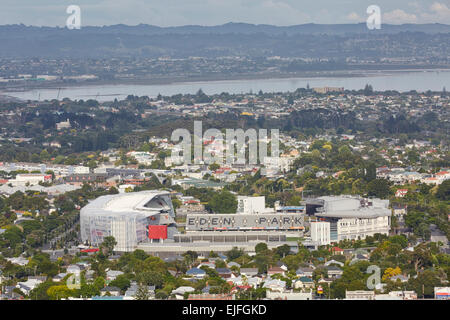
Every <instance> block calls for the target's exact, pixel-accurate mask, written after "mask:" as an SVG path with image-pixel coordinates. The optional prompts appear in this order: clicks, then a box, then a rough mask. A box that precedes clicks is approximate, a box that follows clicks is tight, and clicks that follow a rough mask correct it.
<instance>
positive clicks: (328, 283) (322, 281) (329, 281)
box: [317, 278, 334, 285]
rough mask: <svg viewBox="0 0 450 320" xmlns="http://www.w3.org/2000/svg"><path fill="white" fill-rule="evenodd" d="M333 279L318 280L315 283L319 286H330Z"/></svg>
mask: <svg viewBox="0 0 450 320" xmlns="http://www.w3.org/2000/svg"><path fill="white" fill-rule="evenodd" d="M333 281H334V279H331V278H320V279H319V280H318V281H317V282H318V283H320V284H322V283H323V284H326V285H330V284H331V283H333Z"/></svg>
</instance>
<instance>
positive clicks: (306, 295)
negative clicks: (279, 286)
mask: <svg viewBox="0 0 450 320" xmlns="http://www.w3.org/2000/svg"><path fill="white" fill-rule="evenodd" d="M266 298H267V299H269V300H313V294H312V291H311V292H293V291H288V292H286V291H284V292H274V291H267V293H266Z"/></svg>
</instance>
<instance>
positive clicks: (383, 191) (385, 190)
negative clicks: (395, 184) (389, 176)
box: [367, 179, 390, 199]
mask: <svg viewBox="0 0 450 320" xmlns="http://www.w3.org/2000/svg"><path fill="white" fill-rule="evenodd" d="M389 193H390V188H389V182H388V181H387V180H386V179H374V180H372V181H370V182H369V183H368V184H367V195H368V196H369V197H377V198H381V199H384V198H387V197H388V196H389Z"/></svg>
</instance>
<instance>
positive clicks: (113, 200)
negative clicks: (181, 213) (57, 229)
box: [80, 190, 177, 251]
mask: <svg viewBox="0 0 450 320" xmlns="http://www.w3.org/2000/svg"><path fill="white" fill-rule="evenodd" d="M174 217H175V212H174V209H173V206H172V201H171V199H170V193H169V192H166V191H156V190H152V191H142V192H131V193H121V194H115V195H107V196H102V197H99V198H97V199H95V200H93V201H92V202H90V203H89V204H88V205H86V206H85V207H84V208H82V209H81V211H80V225H81V227H80V228H81V240H82V241H83V242H84V243H86V242H87V243H88V244H90V245H92V246H99V245H100V244H101V243H102V242H103V239H104V237H106V236H113V237H114V238H115V239H116V241H117V245H116V247H115V250H116V251H133V250H134V249H135V248H136V246H137V245H138V243H142V242H163V241H164V239H172V238H173V235H174V234H175V233H176V232H177V228H176V224H175V220H174Z"/></svg>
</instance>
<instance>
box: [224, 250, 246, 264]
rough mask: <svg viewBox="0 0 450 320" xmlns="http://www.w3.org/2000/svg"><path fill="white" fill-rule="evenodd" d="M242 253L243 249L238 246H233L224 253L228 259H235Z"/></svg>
mask: <svg viewBox="0 0 450 320" xmlns="http://www.w3.org/2000/svg"><path fill="white" fill-rule="evenodd" d="M243 254H244V250H242V249H239V248H238V247H233V248H232V249H231V250H230V251H228V252H227V253H226V255H227V258H228V260H229V261H232V260H235V259H237V258H239V257H240V256H242V255H243Z"/></svg>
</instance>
